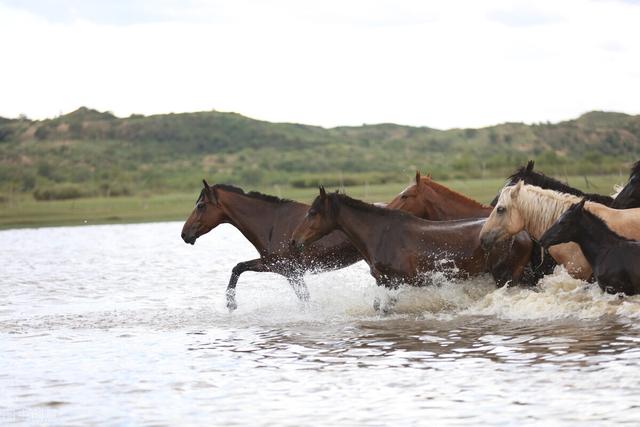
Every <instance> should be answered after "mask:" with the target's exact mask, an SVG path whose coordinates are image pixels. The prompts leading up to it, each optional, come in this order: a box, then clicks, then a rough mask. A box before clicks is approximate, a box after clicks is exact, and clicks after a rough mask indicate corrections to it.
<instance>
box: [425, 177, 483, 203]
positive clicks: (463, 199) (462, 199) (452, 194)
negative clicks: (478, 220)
mask: <svg viewBox="0 0 640 427" xmlns="http://www.w3.org/2000/svg"><path fill="white" fill-rule="evenodd" d="M421 181H422V183H424V184H426V185H429V186H430V187H432V188H433V189H435V190H436V192H440V193H445V194H446V195H447V198H450V199H457V200H459V201H460V202H462V203H466V204H470V205H474V206H476V207H478V208H490V207H491V206H488V205H485V204H482V203H480V202H478V201H476V200H473V199H472V198H470V197H468V196H465V195H464V194H462V193H458V192H457V191H454V190H452V189H450V188H449V187H445V186H444V185H442V184H440V183H438V182H435V181H434V180H432V179H431V178H427V177H423V178H421Z"/></svg>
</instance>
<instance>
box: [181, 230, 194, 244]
mask: <svg viewBox="0 0 640 427" xmlns="http://www.w3.org/2000/svg"><path fill="white" fill-rule="evenodd" d="M182 240H184V242H185V243H188V244H190V245H193V244H194V243H195V242H196V237H195V236H189V235H187V233H182Z"/></svg>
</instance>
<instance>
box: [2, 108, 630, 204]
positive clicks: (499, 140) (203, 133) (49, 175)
mask: <svg viewBox="0 0 640 427" xmlns="http://www.w3.org/2000/svg"><path fill="white" fill-rule="evenodd" d="M639 157H640V116H638V115H636V116H631V115H627V114H622V113H611V112H600V111H594V112H590V113H586V114H584V115H582V116H580V117H579V118H577V119H575V120H570V121H566V122H561V123H556V124H551V123H545V124H543V123H539V124H534V125H525V124H522V123H505V124H500V125H497V126H491V127H486V128H481V129H450V130H437V129H432V128H428V127H412V126H402V125H396V124H377V125H363V126H355V127H337V128H331V129H325V128H322V127H317V126H308V125H300V124H291V123H269V122H265V121H259V120H254V119H251V118H248V117H244V116H242V115H240V114H236V113H224V112H218V111H208V112H199V113H184V114H163V115H153V116H142V115H132V116H130V117H127V118H118V117H116V116H114V115H113V114H111V113H109V112H99V111H96V110H92V109H89V108H85V107H82V108H80V109H78V110H76V111H74V112H71V113H69V114H66V115H63V116H60V117H56V118H54V119H50V120H42V121H32V120H28V119H26V118H21V119H6V118H0V191H1V192H16V191H25V192H34V193H35V194H36V195H37V196H38V197H40V198H48V197H51V198H54V197H59V196H60V195H62V196H69V197H77V196H78V195H83V194H105V195H116V194H127V193H130V192H138V191H145V190H154V191H156V190H184V189H192V188H193V187H194V186H197V183H198V182H199V180H200V179H201V178H202V177H207V178H208V179H210V180H211V181H213V182H215V181H226V182H234V183H238V184H241V185H247V186H258V185H266V184H281V185H293V186H299V187H301V186H311V185H316V184H317V183H319V182H322V183H325V184H326V185H337V184H340V183H344V184H357V183H365V182H368V183H378V182H387V181H405V180H406V179H407V176H408V175H409V174H410V173H411V171H413V170H414V169H416V168H420V169H421V170H423V171H425V172H431V173H432V174H433V175H434V177H436V178H441V179H443V178H454V177H459V178H469V177H479V176H504V175H505V174H506V173H507V172H509V171H511V170H512V169H513V168H514V167H515V166H517V165H519V164H522V163H523V162H525V161H526V160H527V159H529V158H535V159H536V160H537V164H538V165H540V166H539V167H541V168H542V169H543V170H545V171H547V172H548V173H557V174H560V175H562V174H594V173H611V172H618V171H620V170H621V168H624V167H626V165H628V164H629V163H630V162H631V161H633V160H635V159H637V158H639ZM625 173H626V172H625Z"/></svg>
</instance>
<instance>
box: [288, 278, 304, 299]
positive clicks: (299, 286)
mask: <svg viewBox="0 0 640 427" xmlns="http://www.w3.org/2000/svg"><path fill="white" fill-rule="evenodd" d="M287 280H288V281H289V284H290V285H291V287H292V288H293V292H295V293H296V296H297V297H298V299H299V300H300V301H303V302H307V301H309V289H308V288H307V284H306V283H305V282H304V279H303V278H302V276H299V275H296V276H292V277H287Z"/></svg>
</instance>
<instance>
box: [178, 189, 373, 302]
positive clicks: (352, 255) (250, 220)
mask: <svg viewBox="0 0 640 427" xmlns="http://www.w3.org/2000/svg"><path fill="white" fill-rule="evenodd" d="M203 183H204V188H203V189H202V191H201V192H200V197H198V200H197V202H196V207H195V208H194V210H193V212H192V213H191V215H190V216H189V218H187V221H186V222H185V224H184V226H183V227H182V239H183V240H184V241H185V242H186V243H190V244H194V243H195V241H196V239H197V238H198V237H200V236H202V235H203V234H205V233H208V232H209V231H211V230H212V229H213V228H215V227H217V226H218V225H220V224H223V223H228V224H231V225H233V226H234V227H236V228H237V229H238V230H240V232H241V233H242V234H243V235H244V237H246V238H247V240H249V242H251V244H252V245H253V246H254V247H255V248H256V250H257V251H258V253H259V254H260V258H256V259H252V260H250V261H244V262H241V263H238V264H237V265H236V266H235V267H233V270H232V271H231V278H230V279H229V284H228V285H227V292H226V297H227V308H229V309H230V310H235V309H236V308H237V303H236V299H235V294H236V284H237V283H238V278H239V277H240V275H241V274H242V273H243V272H245V271H256V272H272V273H278V274H280V275H282V276H284V277H286V278H287V280H288V281H289V283H290V284H291V286H292V287H293V289H294V291H295V292H296V295H297V296H298V298H300V299H302V300H306V299H308V291H307V287H306V285H305V283H304V280H303V279H302V277H303V275H304V273H305V272H306V271H324V270H331V269H337V268H342V267H346V266H348V265H351V264H353V263H355V262H357V261H359V260H360V255H359V254H358V251H357V250H356V249H355V248H354V247H353V246H352V245H351V244H350V243H349V242H348V241H347V240H346V239H345V237H344V235H343V234H342V233H340V232H336V233H331V234H330V235H329V236H327V237H326V238H324V239H322V240H319V241H318V242H316V244H314V245H313V246H312V247H310V248H309V250H308V251H305V253H299V252H297V251H291V250H290V248H289V240H290V239H291V234H292V233H293V230H294V227H295V226H296V225H297V224H298V223H299V222H300V220H301V219H302V217H303V216H304V214H305V212H306V211H307V209H308V205H305V204H302V203H298V202H294V201H291V200H283V199H280V198H277V197H274V196H268V195H265V194H261V193H256V192H250V193H245V192H244V191H243V190H241V189H240V188H237V187H233V186H230V185H223V184H217V185H214V186H209V185H208V184H207V182H206V181H204V180H203Z"/></svg>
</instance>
